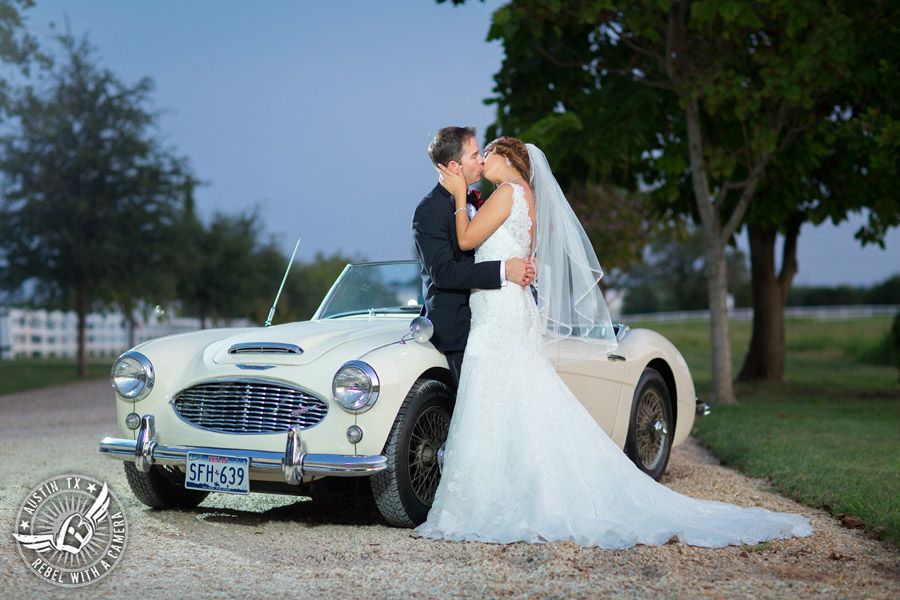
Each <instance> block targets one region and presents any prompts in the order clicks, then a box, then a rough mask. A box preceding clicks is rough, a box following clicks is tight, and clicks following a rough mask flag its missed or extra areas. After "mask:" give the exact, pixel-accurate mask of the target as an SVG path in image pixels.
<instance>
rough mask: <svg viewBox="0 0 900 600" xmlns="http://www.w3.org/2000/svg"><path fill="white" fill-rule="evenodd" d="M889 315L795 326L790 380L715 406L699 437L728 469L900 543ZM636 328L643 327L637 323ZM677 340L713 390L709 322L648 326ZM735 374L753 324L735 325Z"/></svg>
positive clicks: (790, 327) (755, 387)
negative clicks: (886, 354) (887, 355)
mask: <svg viewBox="0 0 900 600" xmlns="http://www.w3.org/2000/svg"><path fill="white" fill-rule="evenodd" d="M890 324H891V320H890V319H886V318H885V319H880V318H872V319H860V320H853V321H840V322H833V321H816V320H801V319H797V320H788V321H787V323H786V328H787V332H786V333H787V365H786V369H787V375H786V379H787V381H785V382H782V383H761V384H741V383H738V384H736V386H735V391H736V393H737V395H738V398H739V400H740V406H716V407H713V413H712V415H711V416H709V417H707V418H705V419H700V420H698V422H697V424H696V426H695V434H696V435H697V436H698V437H699V439H700V440H701V442H702V443H703V444H704V445H705V446H707V447H708V448H710V450H712V452H713V453H714V454H715V455H716V456H718V457H719V458H720V459H722V460H723V461H724V462H725V463H727V464H732V465H737V466H739V467H740V468H741V469H742V470H743V471H744V472H746V473H748V474H750V475H752V476H755V477H766V478H768V479H769V480H771V481H772V483H773V485H774V486H775V488H776V489H777V490H778V491H780V492H781V493H783V494H785V495H786V496H789V497H792V498H795V499H796V500H799V501H800V502H803V503H805V504H808V505H811V506H817V507H819V506H824V507H826V508H828V509H829V510H831V511H833V512H834V514H841V513H846V514H848V515H853V516H859V517H861V518H862V519H863V520H864V521H865V523H866V526H867V528H868V529H869V530H871V531H873V532H876V533H878V534H879V535H881V536H882V537H883V538H885V539H887V540H890V541H892V542H893V543H895V544H897V545H900V384H898V371H897V369H896V368H895V367H890V366H885V365H879V364H872V363H873V362H875V363H877V362H881V363H884V362H885V361H884V360H883V359H882V357H881V356H880V354H879V352H880V349H881V348H883V347H884V344H883V340H884V338H885V335H886V334H887V332H888V330H889V329H890ZM633 326H634V325H633ZM647 326H648V327H650V328H652V329H655V330H657V331H659V332H660V333H662V334H663V335H665V336H666V337H668V338H669V339H670V340H672V342H673V343H675V345H676V346H677V347H678V348H679V349H680V350H681V351H682V353H683V354H684V357H685V360H687V362H688V365H689V366H690V367H691V372H692V374H693V376H694V381H695V384H696V386H697V391H698V394H699V395H700V397H701V398H702V397H704V396H705V395H707V396H708V392H709V388H710V356H709V326H708V324H706V323H698V322H693V323H677V324H657V323H654V324H647ZM731 331H732V357H733V361H734V372H735V374H737V372H738V370H739V369H740V366H741V362H742V361H743V358H744V353H745V352H746V349H747V347H748V344H749V336H750V324H749V323H737V322H732V324H731Z"/></svg>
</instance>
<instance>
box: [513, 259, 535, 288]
mask: <svg viewBox="0 0 900 600" xmlns="http://www.w3.org/2000/svg"><path fill="white" fill-rule="evenodd" d="M506 279H507V281H511V282H513V283H518V284H519V285H521V286H522V287H527V286H529V285H531V284H532V283H534V266H533V265H532V264H531V259H530V258H528V259H525V260H523V259H521V258H510V259H507V261H506Z"/></svg>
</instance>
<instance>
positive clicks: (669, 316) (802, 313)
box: [620, 304, 900, 323]
mask: <svg viewBox="0 0 900 600" xmlns="http://www.w3.org/2000/svg"><path fill="white" fill-rule="evenodd" d="M897 312H900V304H876V305H851V306H788V307H786V308H785V309H784V316H785V317H786V318H789V319H821V320H829V319H830V320H843V319H864V318H868V317H893V316H894V315H896V314H897ZM728 318H729V319H732V320H734V321H750V320H752V319H753V309H752V308H732V309H729V310H728ZM620 319H621V320H622V321H624V322H626V323H631V322H637V321H656V322H669V321H708V320H709V311H708V310H682V311H673V312H659V313H645V314H640V315H621V317H620Z"/></svg>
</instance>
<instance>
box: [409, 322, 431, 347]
mask: <svg viewBox="0 0 900 600" xmlns="http://www.w3.org/2000/svg"><path fill="white" fill-rule="evenodd" d="M409 332H410V333H411V334H412V337H413V339H414V340H416V341H417V342H427V341H428V340H430V339H431V336H432V335H434V325H433V324H432V323H431V321H429V320H428V318H427V317H416V318H415V319H413V320H412V323H410V324H409Z"/></svg>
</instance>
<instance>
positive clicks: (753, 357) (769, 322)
mask: <svg viewBox="0 0 900 600" xmlns="http://www.w3.org/2000/svg"><path fill="white" fill-rule="evenodd" d="M802 223H803V217H802V215H800V214H796V215H794V216H792V217H791V219H789V221H788V226H787V231H786V232H785V240H784V254H783V259H782V266H781V273H779V274H778V275H777V276H776V274H775V238H776V236H777V234H778V227H775V226H769V227H761V226H755V225H749V226H748V227H747V231H748V234H749V238H750V265H751V274H752V279H751V286H752V289H753V332H752V334H751V337H750V349H749V350H748V351H747V356H746V357H745V358H744V366H743V367H742V368H741V373H740V375H739V377H738V378H739V379H740V380H741V381H784V372H785V333H784V307H785V305H786V304H787V296H788V292H789V291H790V289H791V282H793V280H794V275H796V274H797V237H798V235H799V234H800V225H801V224H802Z"/></svg>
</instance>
